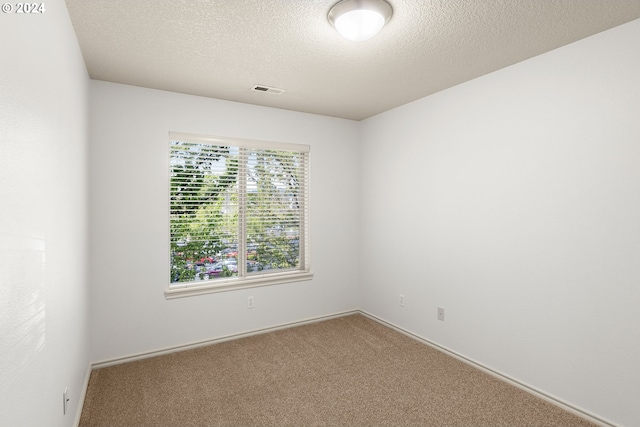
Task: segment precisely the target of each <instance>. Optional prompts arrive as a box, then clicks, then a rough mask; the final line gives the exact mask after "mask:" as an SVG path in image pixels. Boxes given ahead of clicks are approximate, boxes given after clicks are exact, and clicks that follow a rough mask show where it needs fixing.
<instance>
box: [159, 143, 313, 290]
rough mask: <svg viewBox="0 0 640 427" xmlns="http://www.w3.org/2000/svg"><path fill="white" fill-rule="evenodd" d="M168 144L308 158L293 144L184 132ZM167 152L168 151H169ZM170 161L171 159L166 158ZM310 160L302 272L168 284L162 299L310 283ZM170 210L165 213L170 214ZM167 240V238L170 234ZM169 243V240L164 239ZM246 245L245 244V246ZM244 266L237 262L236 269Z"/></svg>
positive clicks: (305, 148) (304, 147)
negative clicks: (290, 153) (225, 147)
mask: <svg viewBox="0 0 640 427" xmlns="http://www.w3.org/2000/svg"><path fill="white" fill-rule="evenodd" d="M169 141H184V142H190V143H204V144H212V145H229V146H235V147H240V148H254V149H265V150H282V151H295V152H300V153H306V154H308V153H309V152H310V147H309V146H308V145H303V144H293V143H283V142H273V141H260V140H251V139H242V138H231V137H221V136H209V135H200V134H192V133H185V132H173V131H170V132H169ZM169 150H170V147H169ZM169 158H170V156H169ZM310 169H311V166H310V159H309V157H307V170H306V179H307V182H306V183H305V189H306V194H305V198H306V211H305V212H304V213H303V215H302V218H301V222H304V223H305V224H304V227H305V229H306V232H305V244H304V245H300V246H301V247H300V263H301V266H302V267H301V268H300V269H295V270H288V271H282V272H270V273H265V274H254V275H250V276H244V277H237V276H235V277H229V278H224V279H223V278H217V279H215V280H208V281H206V282H204V284H197V285H196V284H194V282H182V283H181V282H177V283H176V282H173V283H171V282H169V283H168V284H167V288H166V289H165V291H164V295H165V298H166V299H174V298H182V297H188V296H195V295H204V294H209V293H216V292H225V291H231V290H240V289H247V288H254V287H259V286H271V285H277V284H285V283H292V282H301V281H306V280H311V279H312V278H313V273H312V271H311V261H310V260H311V236H310V234H311V230H310V228H311V219H310V216H311V212H310V211H311V209H310V204H311V200H310ZM168 181H169V185H168V195H167V196H168V197H167V202H170V200H171V184H170V181H171V180H170V179H169V180H168ZM169 210H170V209H167V211H169ZM168 223H169V224H168V225H169V226H168V227H167V230H169V229H170V224H171V218H170V217H169V219H168ZM169 236H170V234H169ZM167 240H168V239H167ZM244 244H245V245H246V242H244ZM241 264H243V263H242V262H239V264H238V265H239V266H241ZM170 265H171V260H170V259H169V266H170Z"/></svg>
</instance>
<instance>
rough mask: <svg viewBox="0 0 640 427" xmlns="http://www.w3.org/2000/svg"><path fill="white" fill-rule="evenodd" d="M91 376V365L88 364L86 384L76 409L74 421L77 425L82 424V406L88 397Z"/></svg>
mask: <svg viewBox="0 0 640 427" xmlns="http://www.w3.org/2000/svg"><path fill="white" fill-rule="evenodd" d="M90 377H91V365H90V364H89V365H87V372H86V374H85V376H84V384H83V385H82V389H81V390H80V396H78V406H77V409H76V418H75V420H74V422H73V425H74V426H75V427H78V426H79V425H80V417H81V416H82V408H83V407H84V399H85V397H87V389H88V388H89V378H90Z"/></svg>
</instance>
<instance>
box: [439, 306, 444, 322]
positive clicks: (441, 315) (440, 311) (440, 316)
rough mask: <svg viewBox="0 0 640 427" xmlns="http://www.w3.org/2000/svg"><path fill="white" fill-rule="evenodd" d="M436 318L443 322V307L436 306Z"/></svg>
mask: <svg viewBox="0 0 640 427" xmlns="http://www.w3.org/2000/svg"><path fill="white" fill-rule="evenodd" d="M438 320H442V321H443V322H444V308H442V307H438Z"/></svg>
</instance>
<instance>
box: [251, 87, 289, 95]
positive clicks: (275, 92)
mask: <svg viewBox="0 0 640 427" xmlns="http://www.w3.org/2000/svg"><path fill="white" fill-rule="evenodd" d="M251 90H252V91H254V92H264V93H270V94H272V95H280V94H282V93H283V92H284V89H278V88H277V87H269V86H265V85H253V87H252V88H251Z"/></svg>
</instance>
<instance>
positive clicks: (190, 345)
mask: <svg viewBox="0 0 640 427" xmlns="http://www.w3.org/2000/svg"><path fill="white" fill-rule="evenodd" d="M358 313H360V311H359V310H357V309H354V310H347V311H342V312H338V313H333V314H328V315H325V316H318V317H312V318H308V319H303V320H297V321H294V322H287V323H281V324H279V325H275V326H269V327H267V328H261V329H256V330H253V331H247V332H241V333H238V334H231V335H225V336H222V337H218V338H213V339H208V340H202V341H196V342H192V343H188V344H182V345H177V346H173V347H166V348H163V349H158V350H152V351H147V352H143V353H136V354H131V355H128V356H123V357H118V358H115V359H107V360H102V361H100V362H94V363H92V364H91V369H100V368H106V367H108V366H113V365H120V364H122V363H127V362H133V361H135V360H142V359H148V358H150V357H156V356H162V355H165V354H171V353H176V352H178V351H184V350H191V349H194V348H198V347H205V346H208V345H212V344H218V343H221V342H225V341H231V340H236V339H240V338H246V337H250V336H253V335H260V334H266V333H269V332H274V331H277V330H280V329H287V328H293V327H295V326H302V325H307V324H310V323H317V322H322V321H324V320H330V319H337V318H339V317H344V316H349V315H352V314H358Z"/></svg>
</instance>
